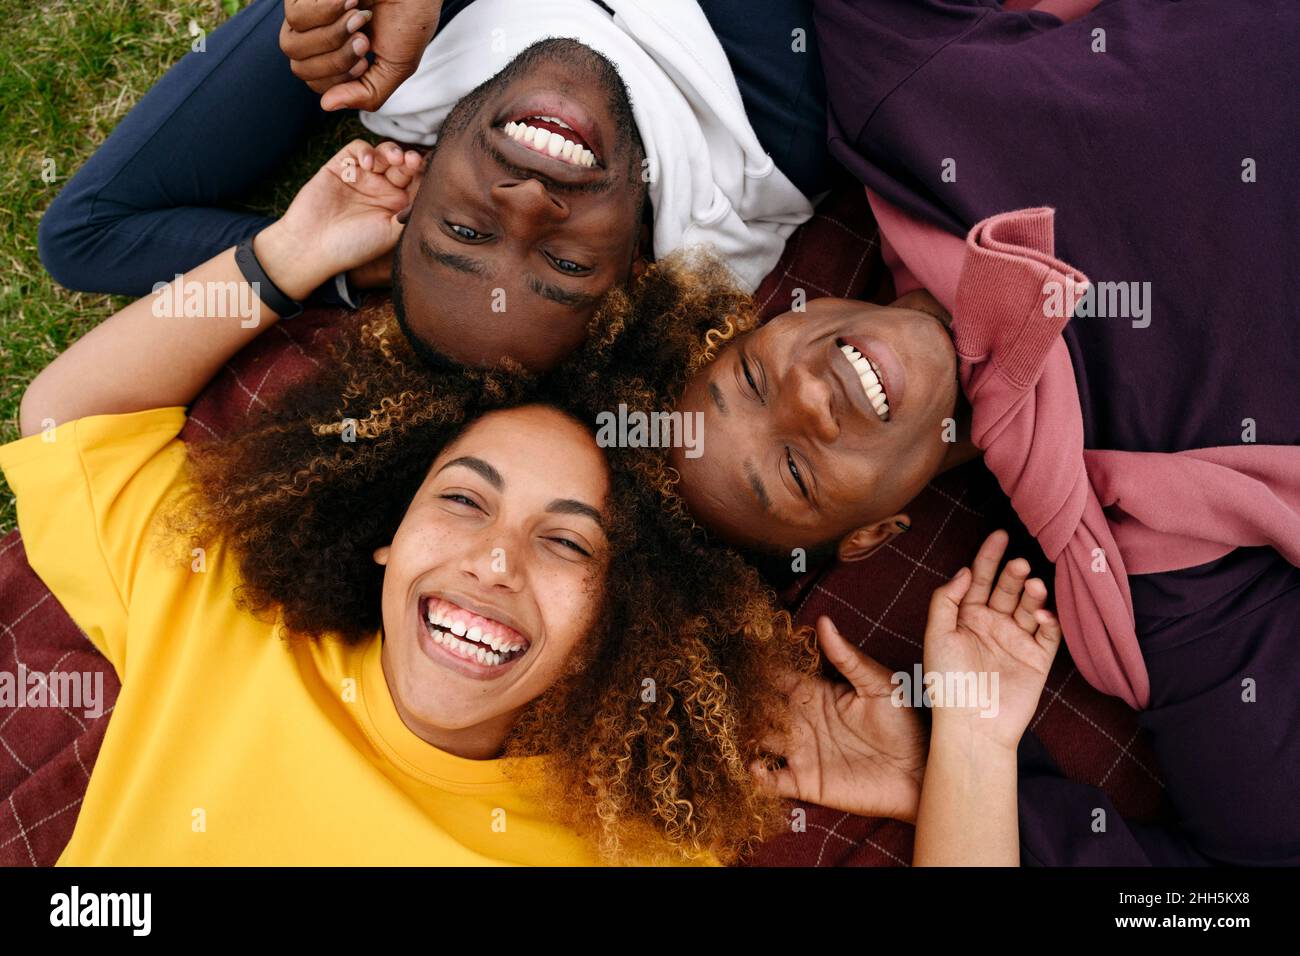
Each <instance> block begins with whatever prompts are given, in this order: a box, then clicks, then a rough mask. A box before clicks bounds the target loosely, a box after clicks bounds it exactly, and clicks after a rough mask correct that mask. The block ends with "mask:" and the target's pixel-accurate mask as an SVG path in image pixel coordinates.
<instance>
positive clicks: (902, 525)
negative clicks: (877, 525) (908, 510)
mask: <svg viewBox="0 0 1300 956" xmlns="http://www.w3.org/2000/svg"><path fill="white" fill-rule="evenodd" d="M894 524H896V525H897V526H898V530H899V531H911V530H912V526H911V525H910V524H906V523H905V522H902V521H895V522H894Z"/></svg>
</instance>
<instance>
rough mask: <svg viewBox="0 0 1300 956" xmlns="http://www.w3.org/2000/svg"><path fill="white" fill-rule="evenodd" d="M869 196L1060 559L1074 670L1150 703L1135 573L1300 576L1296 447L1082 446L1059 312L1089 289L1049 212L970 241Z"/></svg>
mask: <svg viewBox="0 0 1300 956" xmlns="http://www.w3.org/2000/svg"><path fill="white" fill-rule="evenodd" d="M868 198H869V199H870V201H871V206H872V209H873V210H874V211H875V213H876V216H877V219H878V221H879V224H880V229H881V233H882V235H883V236H884V237H885V240H886V243H887V248H886V261H887V262H888V263H889V264H890V266H891V268H893V269H894V270H895V284H896V286H897V288H898V292H899V294H900V295H901V294H902V293H903V292H905V291H909V290H910V289H912V288H916V287H918V286H921V285H923V286H924V287H925V288H928V289H929V291H930V292H931V293H932V294H933V295H934V296H935V298H937V299H938V300H939V301H940V302H942V303H943V305H944V306H945V307H946V308H947V309H948V310H949V311H950V312H951V313H952V315H953V333H954V337H955V339H956V343H957V353H958V356H959V359H960V362H961V370H960V375H961V382H962V387H963V389H964V391H965V392H966V396H967V398H968V399H969V400H970V402H971V407H972V409H973V417H972V428H971V432H972V434H971V437H972V439H973V441H974V442H975V444H976V445H977V446H978V447H979V448H980V449H982V450H983V452H984V463H985V465H986V466H987V467H988V469H989V470H990V471H991V472H992V473H993V474H994V475H995V476H996V477H997V479H998V483H999V484H1000V485H1001V486H1002V490H1003V491H1005V492H1006V494H1007V495H1008V497H1009V498H1010V499H1011V504H1012V506H1013V507H1014V508H1015V510H1016V513H1017V514H1018V515H1019V516H1020V519H1021V520H1022V521H1023V522H1024V523H1025V527H1027V528H1028V529H1029V531H1030V532H1031V533H1032V534H1033V535H1034V536H1035V537H1036V538H1037V539H1038V542H1039V544H1040V545H1041V546H1042V548H1043V551H1044V553H1045V554H1046V555H1047V557H1048V558H1049V559H1051V560H1052V561H1054V562H1055V563H1056V602H1057V611H1058V614H1059V615H1060V618H1061V623H1062V626H1063V628H1064V630H1065V637H1066V643H1067V644H1068V646H1069V648H1070V653H1071V655H1072V656H1073V657H1074V661H1075V663H1076V665H1077V666H1078V668H1079V671H1080V673H1082V674H1083V675H1084V677H1085V678H1086V679H1087V680H1088V682H1089V683H1090V684H1092V685H1093V686H1094V687H1096V688H1098V689H1099V690H1102V691H1104V692H1106V693H1108V694H1113V695H1115V696H1117V697H1121V698H1123V699H1124V700H1125V701H1126V702H1128V704H1129V705H1130V706H1133V707H1136V708H1143V707H1145V706H1146V705H1147V702H1148V700H1149V697H1150V688H1149V683H1148V680H1147V672H1146V664H1145V662H1144V661H1143V659H1142V652H1141V649H1140V648H1139V646H1138V641H1137V633H1136V629H1135V625H1134V619H1133V604H1132V599H1131V597H1130V594H1129V586H1128V575H1129V574H1150V573H1155V572H1161V571H1173V570H1178V569H1180V568H1188V567H1194V566H1196V565H1198V564H1204V563H1206V562H1208V561H1212V560H1214V559H1216V558H1219V557H1222V556H1223V555H1225V554H1227V553H1228V552H1230V551H1232V550H1233V549H1234V548H1238V547H1252V546H1264V545H1267V546H1271V547H1273V548H1275V549H1276V550H1277V551H1278V553H1280V554H1281V555H1282V556H1283V557H1284V558H1286V559H1287V560H1288V561H1289V562H1290V563H1291V564H1293V565H1296V566H1300V447H1295V446H1288V445H1240V446H1228V447H1221V448H1203V449H1194V450H1191V451H1183V452H1178V453H1173V454H1161V453H1144V452H1121V451H1104V450H1089V449H1085V448H1084V447H1083V416H1082V413H1081V411H1080V408H1079V396H1078V391H1077V387H1076V384H1075V378H1074V368H1073V366H1072V365H1071V362H1070V355H1069V350H1068V349H1067V347H1066V344H1065V340H1064V338H1062V336H1061V330H1062V329H1063V328H1064V327H1065V324H1066V322H1068V321H1069V315H1068V314H1066V315H1063V316H1056V315H1053V314H1051V313H1052V312H1053V311H1059V310H1053V309H1050V308H1049V305H1050V304H1051V303H1052V296H1053V295H1054V294H1059V293H1060V292H1061V291H1062V290H1065V291H1069V290H1071V289H1073V290H1074V291H1075V292H1076V293H1077V292H1081V291H1082V289H1083V287H1084V286H1086V284H1087V282H1088V280H1087V278H1086V277H1085V276H1084V275H1083V274H1082V273H1079V272H1077V271H1076V270H1074V269H1071V268H1070V267H1069V266H1067V265H1066V264H1064V263H1063V262H1061V261H1059V260H1058V259H1056V258H1055V257H1054V255H1053V249H1054V241H1053V216H1054V213H1053V211H1052V210H1051V209H1027V210H1021V211H1018V212H1011V213H1004V214H1002V215H998V216H993V217H991V218H989V219H986V220H984V221H983V222H980V223H978V224H977V225H976V226H975V227H974V228H973V229H972V230H971V231H970V234H969V235H968V236H967V237H966V241H965V242H962V240H960V239H958V238H956V237H955V236H952V235H949V234H948V233H945V232H943V231H942V230H940V229H937V228H935V227H932V226H929V225H926V224H924V223H922V222H920V221H918V220H916V219H914V218H912V217H910V216H908V215H907V214H905V213H903V212H902V211H900V210H898V209H896V208H895V207H893V206H891V205H890V204H888V203H887V202H885V201H884V200H882V199H880V197H878V196H876V195H874V194H872V193H871V192H870V191H868Z"/></svg>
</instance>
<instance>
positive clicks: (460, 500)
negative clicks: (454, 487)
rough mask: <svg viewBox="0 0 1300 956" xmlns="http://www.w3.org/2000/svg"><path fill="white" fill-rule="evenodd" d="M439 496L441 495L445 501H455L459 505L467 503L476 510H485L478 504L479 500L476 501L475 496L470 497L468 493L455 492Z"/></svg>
mask: <svg viewBox="0 0 1300 956" xmlns="http://www.w3.org/2000/svg"><path fill="white" fill-rule="evenodd" d="M438 497H440V498H441V499H442V500H443V501H454V502H456V504H458V505H466V506H468V507H470V508H473V509H474V510H475V511H482V510H483V509H482V508H480V507H479V506H478V502H477V501H475V500H474V499H473V498H471V497H469V496H468V495H458V494H456V493H454V492H453V493H451V494H446V495H439V496H438Z"/></svg>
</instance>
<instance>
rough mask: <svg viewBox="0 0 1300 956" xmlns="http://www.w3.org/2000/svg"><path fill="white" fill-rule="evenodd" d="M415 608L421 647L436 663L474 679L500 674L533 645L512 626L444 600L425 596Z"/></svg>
mask: <svg viewBox="0 0 1300 956" xmlns="http://www.w3.org/2000/svg"><path fill="white" fill-rule="evenodd" d="M417 608H418V625H417V630H416V640H417V642H418V643H419V645H420V649H421V650H422V651H423V652H424V653H425V655H426V656H427V657H429V658H430V659H431V660H433V661H434V662H435V663H438V664H441V665H442V666H444V667H447V668H449V669H451V670H454V671H457V672H458V673H461V674H464V675H465V676H466V677H470V678H472V679H474V680H494V679H496V678H497V677H500V676H501V675H502V674H504V673H505V672H506V671H508V670H510V669H511V668H512V667H514V666H515V665H516V664H517V663H519V661H520V660H522V659H523V658H524V657H525V656H526V655H527V654H528V652H529V650H530V649H531V647H532V642H531V641H530V640H529V639H528V638H527V637H525V636H524V635H522V634H520V633H519V632H518V631H515V630H514V629H513V628H510V627H509V626H507V625H505V624H503V623H501V622H499V621H496V620H494V619H491V618H487V617H484V616H482V615H479V614H476V613H474V612H473V611H470V610H468V609H466V608H463V607H461V606H459V605H457V604H454V603H452V602H450V601H448V600H446V599H443V598H437V597H424V598H421V599H420V601H419V602H418V603H417ZM458 631H459V632H460V633H456V632H458Z"/></svg>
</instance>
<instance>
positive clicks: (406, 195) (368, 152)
mask: <svg viewBox="0 0 1300 956" xmlns="http://www.w3.org/2000/svg"><path fill="white" fill-rule="evenodd" d="M422 171H423V158H422V157H421V156H420V154H419V153H417V152H415V151H414V150H403V149H402V148H401V147H400V146H398V145H397V144H396V143H381V144H379V145H378V146H372V145H371V144H369V143H367V142H365V141H364V140H359V139H358V140H353V141H352V142H350V143H348V144H347V145H346V146H344V147H343V148H342V149H341V150H339V151H338V152H337V153H336V154H335V155H334V156H333V157H332V158H331V159H330V160H329V162H327V163H326V164H325V165H324V166H322V167H321V169H320V171H319V172H317V173H316V175H315V176H313V177H312V178H311V179H310V180H309V181H308V182H307V184H306V185H305V186H303V187H302V189H300V190H299V191H298V195H297V196H295V197H294V199H293V202H292V203H290V204H289V208H288V210H286V211H285V214H284V215H283V216H282V217H281V218H280V220H279V221H278V222H276V223H274V224H273V225H271V226H269V227H268V228H267V229H266V230H264V231H263V233H261V234H259V236H258V239H257V250H258V255H259V256H261V255H262V250H263V247H264V246H265V247H268V251H270V252H271V254H272V255H275V254H276V253H277V252H279V256H278V258H279V259H280V261H282V262H283V261H286V260H288V263H289V267H290V268H292V269H293V270H294V271H295V273H296V272H298V271H299V270H302V269H310V270H311V275H310V276H309V277H307V278H306V279H304V280H303V281H302V282H300V284H302V285H309V288H308V289H307V291H310V290H311V289H312V288H315V285H310V283H311V282H315V283H317V284H319V283H321V282H325V281H327V280H328V279H330V278H331V277H332V276H335V275H337V274H338V273H340V272H346V271H349V270H362V271H363V272H364V271H374V270H375V269H376V268H377V267H378V268H379V269H380V270H381V271H382V268H383V267H384V266H386V263H387V260H388V256H389V253H391V252H392V250H393V247H394V246H395V245H397V240H398V239H399V238H400V237H401V234H402V229H403V218H404V217H403V216H402V213H403V212H404V211H405V210H407V209H408V208H409V206H410V204H411V202H412V201H413V200H414V198H415V194H416V192H417V190H418V189H419V184H420V177H421V175H422ZM263 265H264V266H265V267H266V269H267V271H268V273H269V274H270V276H271V278H272V279H273V280H275V281H276V283H277V284H280V276H279V275H277V273H276V271H275V270H274V269H273V267H272V265H271V263H270V262H268V261H266V260H264V261H263ZM370 284H378V283H375V282H372V283H370ZM281 288H283V289H284V291H285V292H286V293H288V294H290V295H293V292H291V291H290V289H288V288H285V286H283V285H281Z"/></svg>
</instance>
